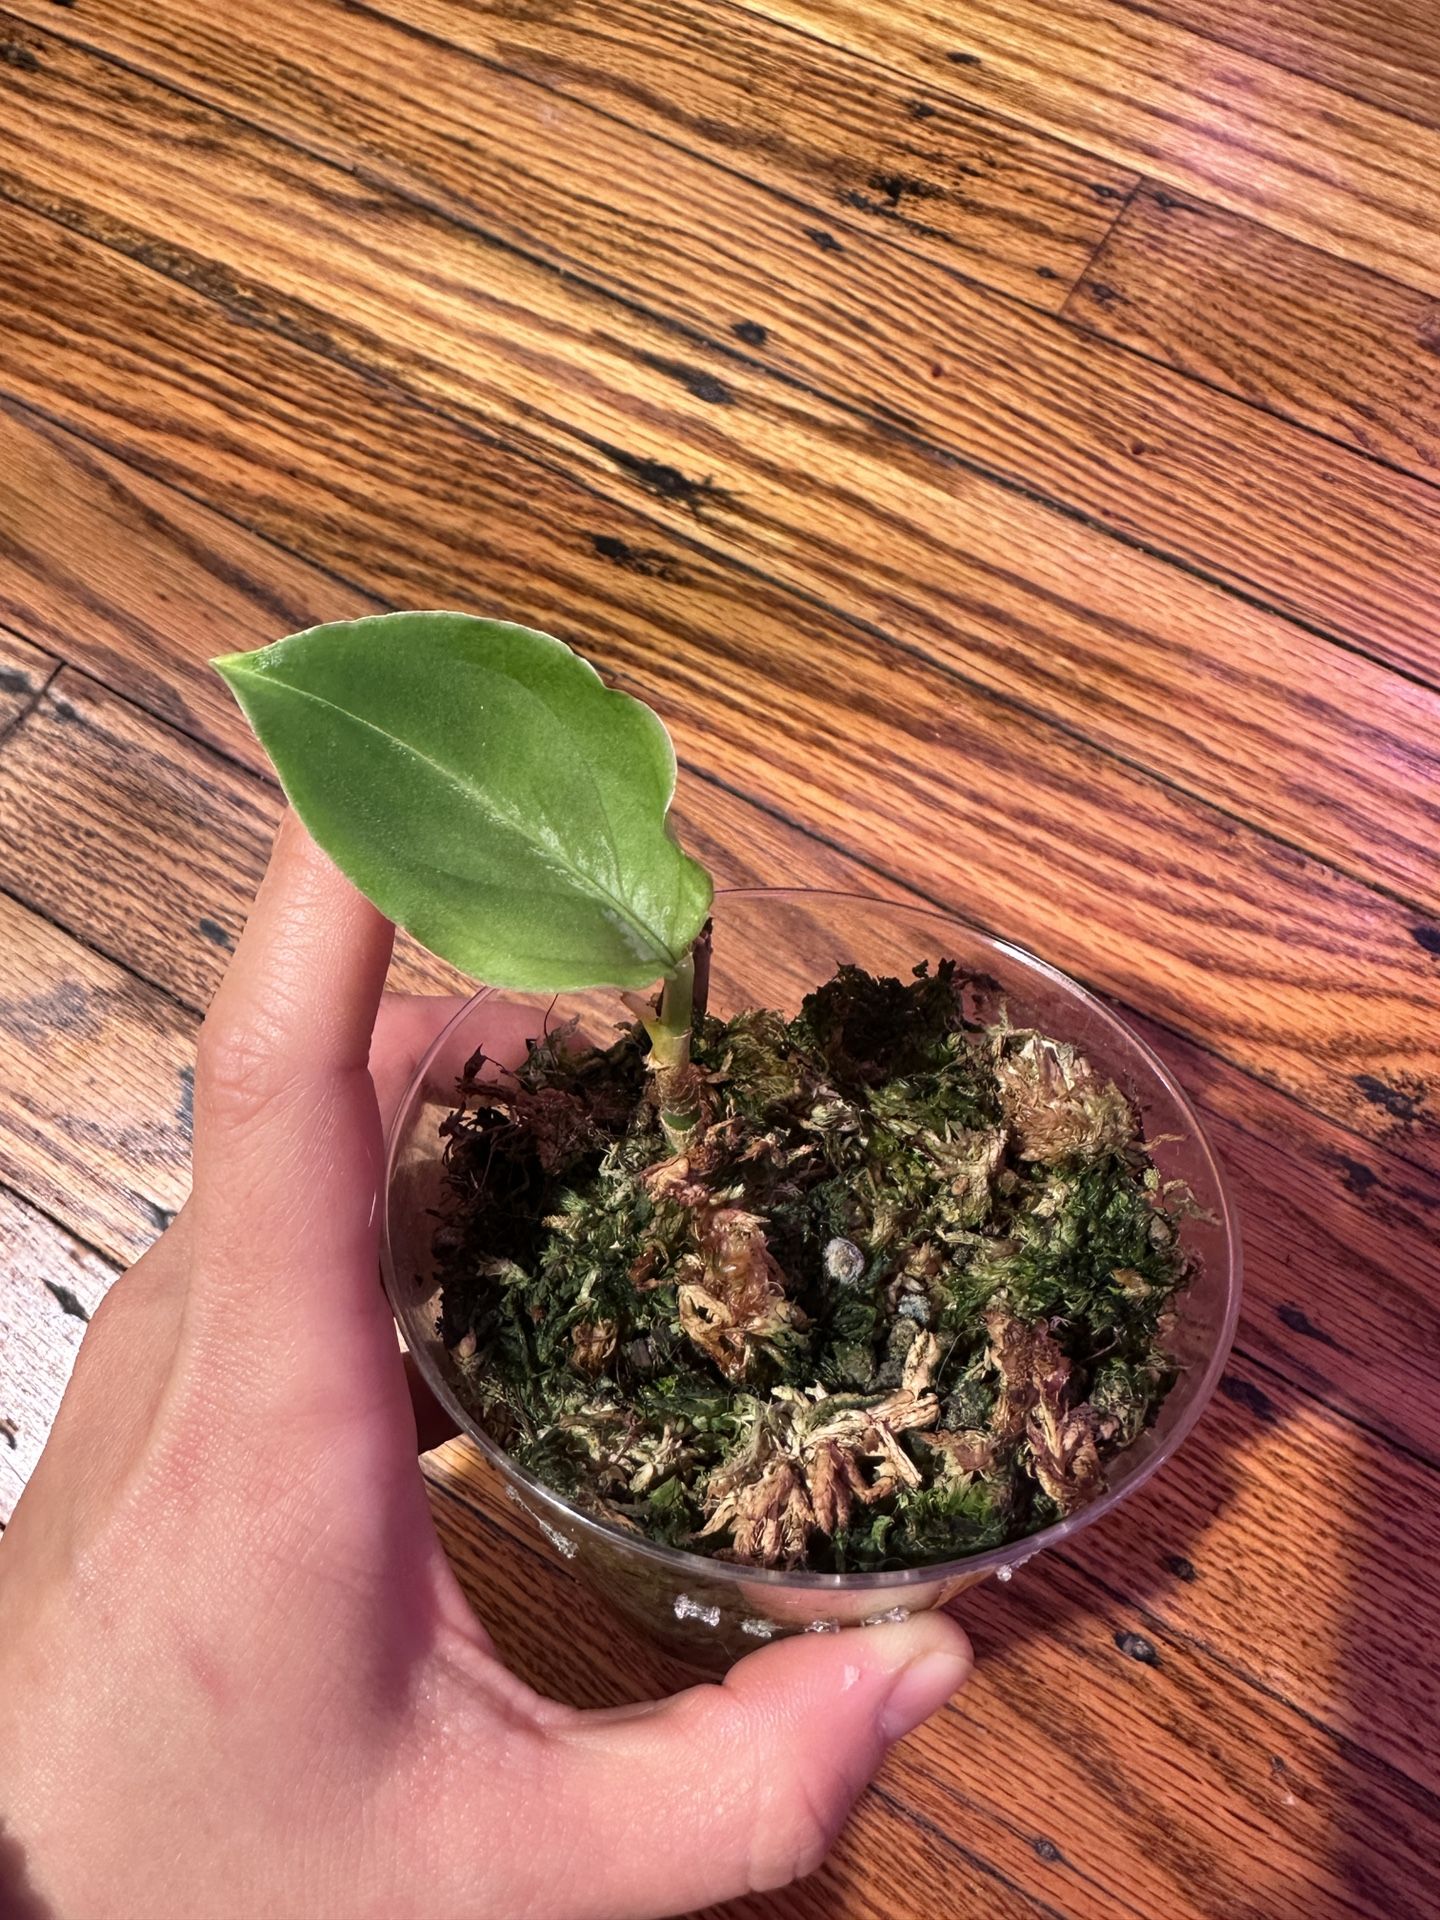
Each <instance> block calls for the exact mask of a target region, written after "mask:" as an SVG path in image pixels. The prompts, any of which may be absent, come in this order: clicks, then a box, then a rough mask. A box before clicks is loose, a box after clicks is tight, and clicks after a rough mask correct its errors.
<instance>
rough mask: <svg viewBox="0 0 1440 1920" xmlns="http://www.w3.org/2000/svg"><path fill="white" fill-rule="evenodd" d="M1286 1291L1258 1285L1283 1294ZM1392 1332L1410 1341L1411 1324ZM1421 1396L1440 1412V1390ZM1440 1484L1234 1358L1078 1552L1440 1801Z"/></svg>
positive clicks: (1187, 1633)
mask: <svg viewBox="0 0 1440 1920" xmlns="http://www.w3.org/2000/svg"><path fill="white" fill-rule="evenodd" d="M1281 1281H1283V1273H1279V1274H1276V1273H1266V1274H1264V1275H1263V1277H1262V1279H1261V1285H1262V1287H1263V1288H1264V1290H1265V1292H1266V1294H1268V1295H1270V1296H1271V1297H1273V1294H1274V1292H1275V1291H1276V1290H1277V1282H1281ZM1258 1304H1259V1305H1260V1310H1261V1311H1262V1312H1263V1310H1264V1303H1263V1302H1261V1303H1258ZM1255 1317H1256V1314H1255V1311H1254V1310H1253V1309H1252V1311H1251V1313H1250V1314H1249V1315H1248V1316H1247V1323H1246V1330H1245V1332H1244V1333H1242V1336H1241V1337H1242V1339H1245V1338H1246V1337H1247V1336H1248V1328H1249V1324H1250V1322H1251V1321H1252V1320H1253V1319H1254V1318H1255ZM1388 1326H1389V1335H1390V1338H1391V1339H1392V1340H1393V1341H1397V1342H1398V1343H1405V1335H1404V1334H1403V1333H1402V1331H1401V1330H1402V1328H1403V1327H1404V1322H1403V1319H1402V1318H1401V1317H1400V1316H1399V1315H1397V1314H1394V1313H1392V1314H1391V1316H1390V1319H1389V1323H1388ZM1417 1357H1418V1356H1417V1354H1416V1352H1414V1351H1413V1350H1412V1351H1411V1353H1410V1355H1409V1369H1408V1370H1409V1371H1410V1374H1411V1378H1412V1380H1413V1379H1414V1374H1415V1363H1416V1359H1417ZM1401 1371H1402V1369H1401V1368H1399V1367H1397V1368H1396V1372H1397V1374H1399V1373H1400V1372H1401ZM1418 1390H1419V1391H1420V1392H1421V1393H1422V1394H1424V1396H1425V1398H1426V1400H1427V1402H1428V1406H1429V1414H1430V1417H1431V1419H1432V1420H1433V1417H1434V1414H1435V1411H1436V1405H1437V1395H1436V1391H1435V1388H1434V1387H1433V1385H1431V1384H1430V1383H1428V1382H1425V1383H1421V1384H1419V1387H1418ZM1437 1490H1440V1471H1437V1469H1436V1467H1434V1466H1430V1465H1422V1464H1421V1463H1419V1462H1417V1461H1415V1460H1414V1459H1411V1458H1409V1457H1408V1456H1406V1455H1405V1454H1402V1453H1400V1452H1398V1451H1397V1450H1396V1449H1395V1448H1394V1447H1393V1446H1391V1445H1390V1444H1389V1442H1388V1441H1387V1440H1386V1439H1383V1438H1380V1437H1378V1436H1377V1435H1375V1434H1373V1433H1360V1432H1358V1431H1357V1430H1356V1428H1355V1427H1354V1426H1352V1425H1350V1424H1349V1423H1348V1422H1347V1421H1344V1420H1342V1419H1340V1418H1339V1417H1337V1416H1336V1415H1335V1414H1332V1413H1330V1412H1328V1411H1327V1410H1326V1409H1324V1408H1322V1407H1320V1406H1318V1405H1317V1404H1316V1403H1315V1402H1314V1401H1313V1400H1311V1399H1310V1398H1309V1397H1308V1396H1306V1395H1304V1394H1300V1393H1298V1392H1296V1391H1295V1389H1294V1388H1292V1387H1290V1386H1288V1385H1287V1384H1286V1383H1285V1382H1283V1381H1280V1380H1277V1379H1276V1377H1275V1375H1274V1374H1272V1373H1270V1372H1269V1371H1267V1370H1264V1369H1260V1368H1257V1367H1255V1366H1254V1365H1253V1363H1251V1362H1250V1361H1249V1360H1247V1359H1244V1358H1237V1359H1236V1360H1235V1361H1234V1362H1233V1363H1232V1365H1231V1368H1230V1370H1229V1372H1228V1373H1227V1375H1226V1378H1225V1381H1224V1383H1223V1386H1222V1389H1221V1391H1220V1393H1219V1394H1218V1395H1217V1396H1216V1399H1215V1402H1214V1404H1213V1406H1212V1407H1211V1409H1210V1411H1209V1412H1208V1413H1207V1414H1206V1415H1205V1417H1204V1419H1203V1420H1202V1422H1201V1424H1200V1426H1199V1428H1198V1429H1197V1430H1196V1432H1195V1434H1194V1436H1193V1437H1192V1439H1191V1440H1190V1441H1188V1442H1187V1444H1186V1447H1185V1449H1184V1452H1183V1454H1181V1455H1179V1456H1177V1458H1176V1460H1175V1461H1174V1462H1173V1463H1172V1465H1171V1466H1169V1467H1167V1468H1166V1470H1165V1471H1164V1473H1163V1474H1162V1475H1161V1476H1159V1477H1157V1479H1156V1480H1154V1481H1152V1482H1151V1483H1150V1485H1149V1486H1147V1487H1145V1488H1143V1489H1142V1490H1141V1491H1140V1492H1139V1493H1138V1494H1137V1495H1136V1496H1135V1498H1134V1499H1133V1501H1130V1502H1128V1503H1127V1504H1126V1505H1125V1506H1124V1507H1123V1508H1121V1509H1120V1511H1119V1512H1118V1513H1117V1514H1116V1515H1115V1516H1114V1518H1113V1520H1107V1521H1105V1522H1104V1523H1102V1524H1100V1525H1097V1526H1096V1527H1095V1528H1094V1529H1092V1531H1090V1532H1089V1533H1086V1534H1084V1535H1083V1536H1082V1537H1081V1538H1080V1539H1079V1540H1078V1541H1076V1542H1075V1543H1074V1544H1073V1546H1072V1547H1070V1548H1067V1550H1066V1555H1067V1558H1069V1559H1071V1560H1073V1561H1074V1563H1075V1564H1076V1565H1077V1566H1079V1567H1081V1568H1082V1569H1083V1570H1084V1571H1085V1572H1086V1573H1087V1574H1089V1575H1090V1576H1091V1577H1092V1578H1094V1579H1096V1580H1097V1581H1099V1582H1101V1583H1102V1584H1103V1585H1104V1586H1105V1587H1106V1588H1108V1589H1109V1590H1110V1591H1111V1592H1114V1593H1118V1594H1122V1595H1124V1596H1126V1597H1127V1598H1128V1599H1129V1600H1131V1601H1133V1602H1134V1603H1136V1604H1137V1605H1138V1606H1140V1607H1141V1608H1142V1609H1143V1610H1144V1612H1145V1615H1146V1617H1147V1622H1148V1623H1149V1628H1150V1631H1152V1632H1153V1630H1154V1627H1155V1626H1156V1625H1163V1626H1164V1627H1165V1629H1166V1630H1167V1631H1168V1632H1170V1633H1172V1634H1175V1635H1178V1636H1182V1637H1184V1638H1186V1639H1188V1640H1192V1641H1194V1642H1195V1643H1197V1644H1198V1645H1201V1646H1205V1647H1208V1648H1209V1649H1211V1650H1212V1651H1213V1652H1214V1653H1215V1654H1216V1655H1217V1656H1218V1657H1219V1658H1220V1659H1222V1660H1223V1661H1224V1662H1225V1663H1226V1664H1227V1665H1229V1666H1231V1667H1233V1668H1235V1669H1237V1670H1239V1671H1241V1672H1243V1673H1244V1674H1246V1675H1247V1676H1248V1677H1250V1678H1251V1679H1253V1680H1254V1681H1256V1682H1258V1683H1259V1684H1261V1685H1263V1686H1264V1687H1266V1688H1267V1689H1269V1690H1270V1691H1272V1692H1273V1693H1275V1694H1276V1695H1278V1696H1279V1697H1280V1698H1282V1699H1284V1700H1286V1701H1288V1702H1289V1703H1290V1704H1292V1705H1293V1706H1295V1707H1297V1708H1299V1710H1300V1711H1301V1712H1302V1713H1304V1714H1305V1715H1306V1716H1307V1717H1309V1718H1310V1719H1311V1720H1313V1721H1315V1722H1316V1723H1317V1724H1319V1725H1321V1726H1325V1727H1327V1728H1329V1729H1330V1731H1331V1732H1333V1733H1335V1734H1337V1735H1340V1736H1343V1737H1345V1738H1348V1739H1350V1740H1353V1741H1355V1742H1356V1743H1357V1744H1358V1745H1360V1746H1362V1747H1364V1748H1365V1749H1366V1751H1367V1752H1370V1753H1373V1754H1375V1755H1377V1756H1378V1757H1380V1758H1381V1759H1383V1760H1385V1761H1386V1762H1388V1763H1389V1764H1390V1765H1391V1766H1393V1767H1395V1768H1396V1769H1397V1770H1398V1771H1399V1772H1401V1773H1403V1774H1405V1775H1406V1776H1407V1777H1408V1778H1409V1779H1411V1780H1413V1781H1415V1782H1416V1783H1417V1784H1418V1785H1419V1786H1421V1787H1422V1788H1425V1789H1427V1790H1428V1791H1430V1792H1432V1793H1435V1792H1440V1763H1437V1760H1436V1757H1435V1751H1434V1741H1433V1739H1432V1737H1431V1730H1432V1729H1433V1727H1434V1724H1435V1717H1436V1713H1437V1711H1440V1654H1437V1646H1440V1635H1437V1629H1440V1601H1437V1598H1436V1595H1435V1592H1434V1586H1433V1581H1432V1580H1431V1577H1430V1573H1429V1571H1428V1569H1429V1567H1430V1566H1431V1565H1432V1564H1433V1557H1434V1542H1433V1541H1431V1540H1429V1539H1427V1538H1426V1535H1427V1532H1428V1526H1427V1523H1426V1522H1425V1521H1424V1520H1423V1519H1420V1518H1418V1516H1421V1515H1427V1514H1429V1513H1430V1512H1431V1511H1432V1510H1433V1505H1434V1501H1435V1497H1436V1492H1437ZM1370 1569H1374V1570H1375V1576H1374V1577H1373V1578H1370V1579H1368V1580H1367V1579H1366V1574H1367V1572H1368V1571H1369V1570H1370ZM1301 1594H1303V1595H1304V1596H1305V1598H1304V1609H1303V1611H1304V1620H1303V1622H1302V1621H1301V1620H1298V1619H1297V1613H1296V1598H1297V1595H1301ZM1316 1629H1318V1630H1316Z"/></svg>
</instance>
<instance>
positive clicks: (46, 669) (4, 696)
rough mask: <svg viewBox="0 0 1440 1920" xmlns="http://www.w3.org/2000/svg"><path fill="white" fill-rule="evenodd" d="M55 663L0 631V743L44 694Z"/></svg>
mask: <svg viewBox="0 0 1440 1920" xmlns="http://www.w3.org/2000/svg"><path fill="white" fill-rule="evenodd" d="M57 664H58V663H57V662H56V661H55V660H54V659H53V658H52V657H51V656H50V655H49V654H48V653H42V652H41V651H40V649H39V647H32V646H31V645H30V643H29V642H28V641H27V640H21V639H20V638H19V636H18V635H16V634H13V633H6V632H5V630H4V628H3V627H0V740H3V739H4V737H5V735H6V734H7V733H8V732H9V731H10V729H11V728H12V727H13V726H14V725H15V723H16V721H17V720H20V719H22V718H23V717H24V715H25V714H27V713H28V712H29V711H30V709H31V707H32V706H33V705H34V704H35V702H36V701H37V700H38V699H39V698H40V695H41V694H42V693H43V692H44V690H45V687H46V686H47V684H48V683H49V680H50V677H51V675H52V674H53V673H54V671H55V668H56V665H57Z"/></svg>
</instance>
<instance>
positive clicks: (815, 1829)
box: [543, 1613, 971, 1920]
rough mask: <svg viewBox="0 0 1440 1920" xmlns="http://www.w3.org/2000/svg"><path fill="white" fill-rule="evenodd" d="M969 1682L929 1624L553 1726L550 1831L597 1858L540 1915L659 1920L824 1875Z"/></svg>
mask: <svg viewBox="0 0 1440 1920" xmlns="http://www.w3.org/2000/svg"><path fill="white" fill-rule="evenodd" d="M970 1668H971V1654H970V1646H969V1642H968V1641H967V1640H966V1638H965V1635H964V1634H963V1633H962V1632H961V1631H960V1629H959V1627H958V1626H956V1625H955V1623H954V1621H952V1620H950V1619H948V1618H947V1617H946V1616H945V1615H943V1614H939V1613H930V1614H924V1615H921V1616H919V1617H917V1618H916V1619H914V1620H910V1621H907V1622H905V1623H904V1624H903V1625H895V1626H884V1627H864V1628H858V1629H851V1630H849V1631H847V1632H843V1633H838V1634H825V1635H800V1636H797V1637H796V1638H794V1639H790V1640H781V1641H777V1642H775V1643H774V1644H772V1645H771V1646H768V1647H765V1648H763V1649H761V1650H760V1651H759V1652H756V1653H753V1654H750V1655H749V1656H748V1657H747V1658H746V1659H744V1660H742V1661H741V1662H740V1663H739V1665H738V1666H736V1667H734V1668H733V1669H732V1670H731V1671H730V1673H729V1674H728V1675H727V1676H726V1678H725V1680H724V1682H723V1683H722V1684H719V1685H710V1686H699V1687H693V1688H691V1689H690V1690H689V1691H688V1692H685V1693H680V1694H676V1695H675V1696H674V1698H673V1699H670V1700H665V1701H661V1702H659V1703H658V1704H657V1705H655V1706H653V1707H642V1708H638V1709H637V1708H629V1709H621V1710H620V1711H619V1712H618V1713H613V1714H605V1713H600V1714H594V1713H590V1714H575V1715H573V1716H567V1717H566V1718H564V1719H562V1720H560V1721H558V1722H555V1723H552V1725H551V1726H550V1728H549V1729H548V1732H549V1740H548V1743H547V1744H549V1746H550V1747H551V1751H552V1755H553V1760H554V1765H555V1774H556V1777H555V1779H554V1780H553V1781H552V1782H551V1783H550V1784H551V1791H552V1794H553V1798H552V1799H551V1801H550V1806H551V1811H552V1815H553V1818H554V1820H555V1822H556V1824H557V1827H558V1828H559V1830H560V1831H561V1832H565V1833H568V1834H570V1835H571V1836H573V1835H575V1834H580V1833H585V1834H589V1835H590V1836H592V1839H593V1844H592V1845H591V1846H590V1847H589V1848H586V1849H583V1850H580V1851H581V1854H582V1856H583V1857H582V1858H579V1859H577V1858H576V1853H575V1852H574V1851H572V1852H571V1854H570V1858H572V1859H576V1864H577V1868H578V1869H579V1871H580V1873H581V1874H582V1876H583V1878H582V1881H581V1883H579V1884H576V1885H575V1886H572V1887H569V1888H565V1889H560V1888H550V1887H547V1888H546V1900H545V1901H544V1902H543V1905H544V1907H545V1908H546V1909H547V1910H548V1909H549V1906H550V1896H551V1895H552V1894H553V1895H554V1896H555V1908H554V1910H555V1911H556V1912H558V1913H564V1914H566V1915H567V1916H569V1915H574V1916H582V1915H583V1916H584V1917H585V1920H611V1917H612V1916H624V1920H647V1916H658V1915H662V1914H676V1913H689V1912H691V1911H693V1910H695V1909H697V1908H701V1907H708V1906H710V1905H712V1904H714V1903H715V1902H718V1901H723V1900H730V1899H734V1898H735V1897H737V1896H738V1895H741V1894H745V1893H752V1892H763V1891H764V1890H766V1889H767V1888H771V1887H779V1886H783V1885H784V1884H785V1883H786V1882H788V1881H790V1880H794V1879H798V1878H799V1877H800V1876H801V1875H802V1874H806V1873H810V1872H812V1871H813V1870H814V1868H816V1867H817V1866H819V1864H820V1862H821V1861H822V1860H823V1859H824V1857H825V1855H826V1853H827V1852H828V1851H829V1848H830V1845H831V1843H832V1841H833V1840H834V1839H835V1837H836V1835H837V1834H838V1833H839V1831H840V1828H841V1827H842V1826H843V1824H844V1822H845V1818H846V1815H847V1814H848V1813H849V1811H850V1807H851V1804H852V1803H853V1801H854V1800H855V1798H856V1796H857V1795H858V1794H859V1793H860V1791H861V1789H862V1788H863V1787H864V1786H865V1784H866V1783H867V1781H868V1780H869V1779H870V1777H871V1775H872V1774H873V1773H874V1772H875V1771H876V1769H877V1768H878V1767H879V1765H880V1762H881V1761H882V1760H883V1759H884V1757H885V1754H886V1751H887V1750H888V1748H889V1747H890V1745H891V1744H892V1742H894V1741H896V1740H899V1739H901V1738H902V1737H903V1736H904V1735H905V1734H907V1733H909V1732H910V1731H911V1729H912V1728H913V1727H916V1726H918V1725H919V1724H920V1722H921V1721H922V1720H925V1719H927V1718H928V1717H929V1716H930V1715H931V1714H932V1713H936V1712H938V1711H939V1709H940V1708H941V1707H942V1706H943V1705H944V1704H945V1702H946V1701H947V1700H948V1699H949V1698H950V1696H951V1695H952V1694H953V1693H954V1692H955V1691H956V1690H957V1688H959V1687H960V1686H962V1685H963V1684H964V1682H965V1681H966V1679H967V1678H968V1677H969V1674H970ZM553 1857H556V1856H554V1855H552V1858H553ZM559 1857H562V1858H563V1857H565V1856H564V1855H563V1854H562V1855H560V1856H559Z"/></svg>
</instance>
